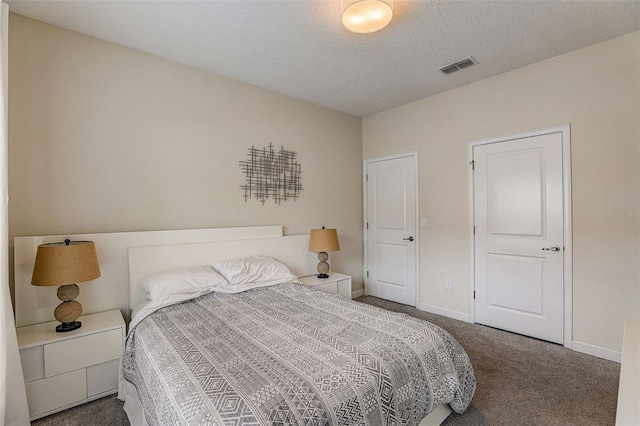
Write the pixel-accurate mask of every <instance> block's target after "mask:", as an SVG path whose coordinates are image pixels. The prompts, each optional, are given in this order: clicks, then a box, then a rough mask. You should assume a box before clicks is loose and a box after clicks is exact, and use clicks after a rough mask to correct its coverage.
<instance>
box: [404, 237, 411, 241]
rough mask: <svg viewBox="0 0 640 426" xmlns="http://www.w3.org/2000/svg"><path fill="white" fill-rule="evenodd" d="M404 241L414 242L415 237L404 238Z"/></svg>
mask: <svg viewBox="0 0 640 426" xmlns="http://www.w3.org/2000/svg"><path fill="white" fill-rule="evenodd" d="M403 240H405V241H413V237H409V238H403Z"/></svg>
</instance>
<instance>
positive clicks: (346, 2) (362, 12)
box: [342, 0, 393, 34]
mask: <svg viewBox="0 0 640 426" xmlns="http://www.w3.org/2000/svg"><path fill="white" fill-rule="evenodd" d="M392 18H393V0H342V25H344V26H345V28H346V29H348V30H349V31H351V32H354V33H358V34H369V33H374V32H376V31H380V30H381V29H383V28H384V27H386V26H387V25H389V22H391V19H392Z"/></svg>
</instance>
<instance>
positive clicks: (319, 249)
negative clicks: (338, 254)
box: [309, 226, 340, 278]
mask: <svg viewBox="0 0 640 426" xmlns="http://www.w3.org/2000/svg"><path fill="white" fill-rule="evenodd" d="M338 250H340V243H339V242H338V233H337V232H336V230H335V229H324V226H323V227H322V229H312V230H311V234H310V235H309V251H313V252H316V253H318V260H319V261H320V262H319V263H318V278H329V275H328V274H327V272H329V263H327V260H328V259H329V254H328V253H327V252H329V251H338Z"/></svg>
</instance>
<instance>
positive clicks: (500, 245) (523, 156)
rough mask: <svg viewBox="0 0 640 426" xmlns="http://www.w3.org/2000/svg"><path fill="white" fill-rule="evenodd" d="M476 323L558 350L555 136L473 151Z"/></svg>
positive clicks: (558, 140)
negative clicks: (547, 343) (546, 343)
mask: <svg viewBox="0 0 640 426" xmlns="http://www.w3.org/2000/svg"><path fill="white" fill-rule="evenodd" d="M473 160H474V175H473V178H474V195H475V199H474V217H475V239H474V244H475V247H474V249H475V297H476V298H475V305H474V309H475V321H476V322H477V323H480V324H485V325H489V326H492V327H496V328H500V329H503V330H508V331H513V332H516V333H520V334H524V335H527V336H531V337H536V338H539V339H543V340H548V341H551V342H556V343H563V336H564V287H563V258H564V256H563V250H564V247H563V241H564V235H563V193H562V135H561V133H550V134H544V135H539V136H532V137H525V138H520V139H514V140H508V141H503V142H499V143H490V144H486V145H477V146H474V147H473Z"/></svg>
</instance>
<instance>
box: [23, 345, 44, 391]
mask: <svg viewBox="0 0 640 426" xmlns="http://www.w3.org/2000/svg"><path fill="white" fill-rule="evenodd" d="M20 361H22V370H23V371H24V381H25V383H27V382H33V381H34V380H39V379H44V347H43V346H34V347H32V348H26V349H20Z"/></svg>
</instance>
